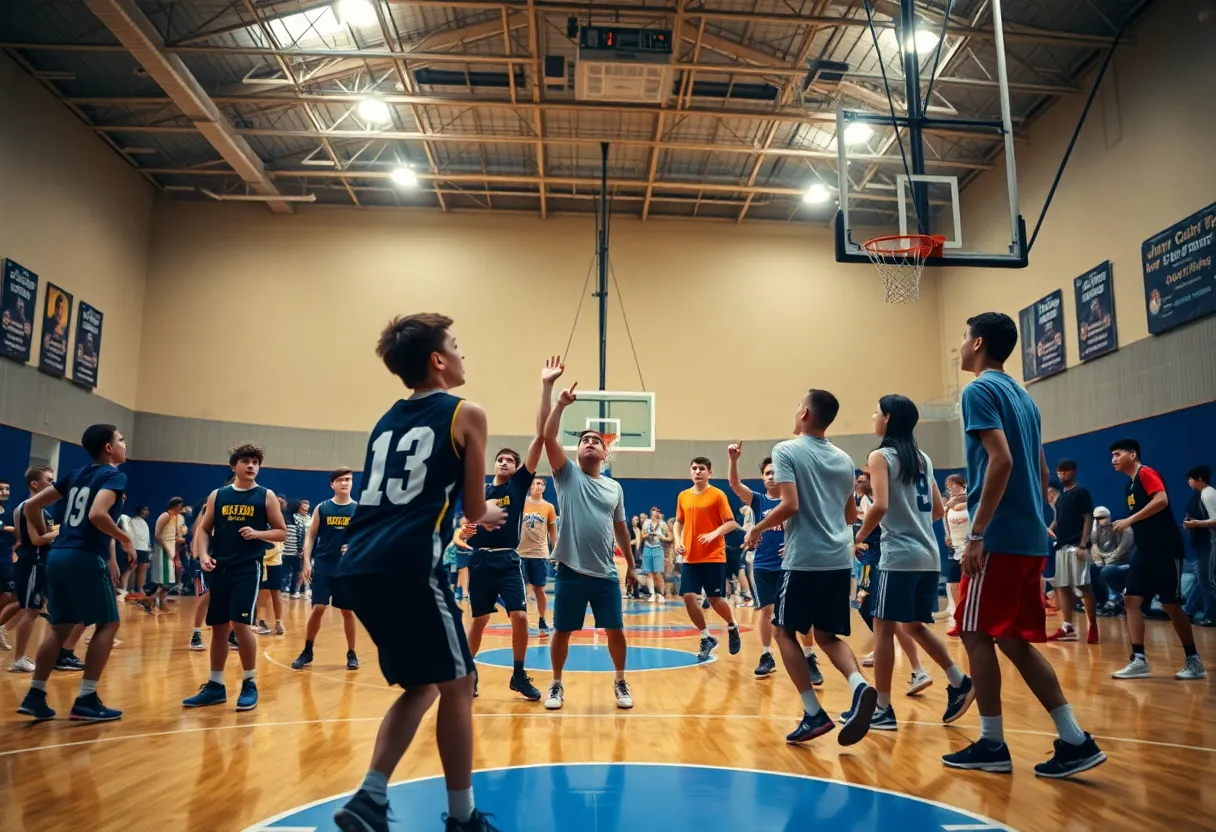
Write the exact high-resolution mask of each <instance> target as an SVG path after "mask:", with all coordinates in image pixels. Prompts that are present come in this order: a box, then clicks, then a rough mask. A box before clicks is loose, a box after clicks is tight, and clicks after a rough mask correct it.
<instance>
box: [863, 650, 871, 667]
mask: <svg viewBox="0 0 1216 832" xmlns="http://www.w3.org/2000/svg"><path fill="white" fill-rule="evenodd" d="M861 666H862V667H873V666H874V654H873V653H866V654H865V655H864V656H862V657H861Z"/></svg>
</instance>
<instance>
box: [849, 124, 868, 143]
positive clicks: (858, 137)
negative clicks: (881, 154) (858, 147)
mask: <svg viewBox="0 0 1216 832" xmlns="http://www.w3.org/2000/svg"><path fill="white" fill-rule="evenodd" d="M873 135H874V128H873V127H871V126H870V125H868V124H866V123H864V122H861V121H855V122H853V123H852V124H850V125H849V126H848V127H846V128H844V143H845V144H850V145H851V144H861V143H863V142H866V141H869V140H870V136H873Z"/></svg>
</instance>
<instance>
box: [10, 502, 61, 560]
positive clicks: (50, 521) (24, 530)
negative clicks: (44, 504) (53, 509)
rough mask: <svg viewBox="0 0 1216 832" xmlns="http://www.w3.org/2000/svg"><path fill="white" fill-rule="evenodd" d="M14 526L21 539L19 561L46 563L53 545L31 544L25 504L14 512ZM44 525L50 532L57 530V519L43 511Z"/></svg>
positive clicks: (18, 553)
mask: <svg viewBox="0 0 1216 832" xmlns="http://www.w3.org/2000/svg"><path fill="white" fill-rule="evenodd" d="M13 519H14V520H15V521H16V523H15V524H14V525H15V526H16V528H17V531H18V533H19V535H20V537H21V543H20V545H18V546H17V560H32V561H36V562H38V563H46V555H47V552H49V551H51V544H50V543H47V544H45V545H43V546H35V545H34V544H32V543H30V524H29V522H28V521H27V520H26V519H25V503H22V504H21V505H19V506H17V509H16V511H15V512H14V517H13ZM42 525H43V526H45V527H46V530H47V531H48V532H49V531H51V530H53V529H54V528H55V518H54V517H52V516H51V513H50V512H49V511H47V510H46V509H43V510H42Z"/></svg>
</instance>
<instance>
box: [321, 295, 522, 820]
mask: <svg viewBox="0 0 1216 832" xmlns="http://www.w3.org/2000/svg"><path fill="white" fill-rule="evenodd" d="M451 326H452V319H451V318H447V317H445V316H443V315H437V314H434V313H425V314H418V315H410V316H408V317H399V318H395V319H394V320H393V321H391V322H390V323H389V325H388V326H387V327H386V328H385V330H384V332H382V333H381V335H380V342H379V344H378V345H377V347H376V354H377V355H378V356H379V357H380V358H381V360H383V361H384V364H385V366H387V367H388V369H389V370H390V371H391V372H392V373H393V375H395V376H397V377H398V378H400V379H401V381H402V382H404V384H405V386H406V387H408V388H410V390H412V391H413V392H412V394H411V395H410V396H409V398H406V399H402V400H400V401H398V402H397V403H396V404H394V405H393V406H392V407H391V408H389V410H388V412H387V413H385V414H384V416H382V417H381V418H380V421H378V422H377V423H376V426H375V427H374V428H373V429H372V432H371V438H370V440H369V442H368V448H367V457H366V461H365V463H364V467H363V480H362V486H363V487H362V490H361V491H360V493H359V507H358V509H357V510H356V511H355V517H354V519H353V520H351V523H350V526H349V527H347V530H346V554H345V555H343V557H342V560H341V561H340V562H339V564H338V579H337V581H336V589H337V596H338V602H339V604H340V606H341V607H342V608H344V609H350V610H354V612H355V615H356V616H358V618H359V621H360V622H362V624H363V626H364V628H365V629H366V630H367V633H368V635H369V636H371V639H372V641H373V642H375V644H376V649H377V650H378V651H379V657H380V670H381V672H382V673H383V674H384V678H385V680H386V681H387V682H388V683H389V684H390V685H400V686H401V687H402V688H403V689H404V692H403V693H402V694H401V696H400V697H398V699H397V701H396V702H394V703H393V704H392V705H391V706H390V707H389V709H388V712H387V713H385V715H384V720H383V721H382V722H381V723H380V730H379V732H378V733H377V735H376V748H375V751H374V752H373V753H372V760H371V765H370V767H369V769H368V772H367V776H366V777H365V778H364V779H363V784H362V786H361V787H360V788H359V790H358V791H357V792H355V794H354V796H353V797H352V798H351V799H350V801H349V802H348V803H347V804H346V805H345V806H343V807H342V808H341V809H339V810H338V811H337V813H336V814H335V815H334V820H335V822H336V823H337V825H338V827H339V828H340V829H341V830H343V832H388V829H389V825H388V795H387V788H388V778H389V777H390V776H391V775H392V773H393V769H395V768H396V767H397V763H398V762H399V761H400V760H401V757H402V755H403V754H404V753H405V751H406V749H407V748H408V746H409V744H410V741H411V740H412V739H413V738H414V734H415V732H416V731H417V730H418V724H419V723H420V722H421V721H422V717H423V716H424V715H425V714H426V712H427V711H428V710H429V709H430V707H431V706H432V705H433V704H434V703H435V699H436V698H438V699H439V709H438V712H437V716H436V732H435V734H436V740H437V742H438V745H439V756H440V759H441V760H442V761H443V768H444V778H445V780H446V783H447V793H448V815H447V818H446V823H447V827H446V829H447V832H491V830H493V827H492V826H491V825H490V823H489V821H488V820H487V819H486V818H485V816H484V815H482V814H481V813H480V812H478V811H477V810H476V808H475V806H474V802H473V675H472V674H473V655H472V653H470V652H469V645H468V641H467V640H466V638H465V633H464V629H463V628H462V627H461V623H460V615H461V613H460V607H458V606H457V605H456V599H455V597H453V595H452V590H451V588H450V587H449V585H448V580H447V575H446V574H445V573H444V571H443V544H444V541H443V537H442V535H445V534H446V533H447V531H448V529H450V528H451V524H452V514H453V508H454V506H455V504H456V501H457V499H459V500H460V501H461V503H462V504H463V506H464V512H465V515H466V517H467V518H468V520H469V522H471V523H479V522H484V523H485V524H486V525H487V526H491V527H493V526H498V525H501V523H502V522H503V520H505V519H506V511H505V510H504V509H503V508H502V507H500V506H498V505H497V502H496V501H488V500H487V499H486V485H485V477H484V474H483V471H484V465H485V452H486V414H485V411H484V410H482V409H481V408H480V407H479V406H478V405H476V404H473V403H472V402H467V401H463V400H461V399H459V398H457V397H456V396H453V395H451V394H450V393H448V391H449V390H451V389H453V388H456V387H459V386H460V385H462V384H464V380H465V378H464V359H463V357H462V356H461V355H460V350H459V348H458V347H457V346H456V339H455V338H454V337H453V336H452V333H451V332H450V328H451Z"/></svg>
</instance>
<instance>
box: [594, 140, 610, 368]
mask: <svg viewBox="0 0 1216 832" xmlns="http://www.w3.org/2000/svg"><path fill="white" fill-rule="evenodd" d="M599 267H600V271H599V280H598V282H597V284H596V293H595V294H596V296H597V297H598V298H599V300H600V387H599V389H601V390H605V389H607V386H606V385H607V382H608V142H602V143H601V144H600V240H599Z"/></svg>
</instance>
